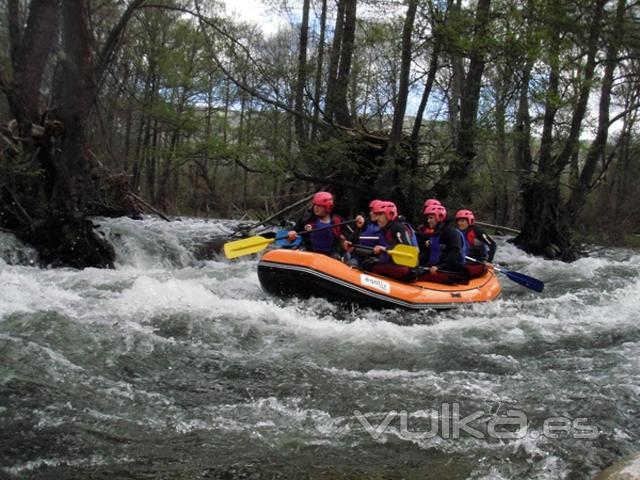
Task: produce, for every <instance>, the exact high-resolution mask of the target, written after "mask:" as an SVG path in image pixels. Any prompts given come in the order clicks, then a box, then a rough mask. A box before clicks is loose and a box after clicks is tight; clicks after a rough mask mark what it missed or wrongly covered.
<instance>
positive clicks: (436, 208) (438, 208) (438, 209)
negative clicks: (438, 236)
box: [424, 205, 447, 223]
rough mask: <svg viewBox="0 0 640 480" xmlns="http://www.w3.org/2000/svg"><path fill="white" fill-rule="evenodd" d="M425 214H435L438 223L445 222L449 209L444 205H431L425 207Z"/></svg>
mask: <svg viewBox="0 0 640 480" xmlns="http://www.w3.org/2000/svg"><path fill="white" fill-rule="evenodd" d="M424 214H425V215H435V217H436V221H437V222H438V223H440V222H444V220H445V219H446V218H447V209H446V208H444V207H443V206H442V205H429V206H428V207H426V208H425V209H424Z"/></svg>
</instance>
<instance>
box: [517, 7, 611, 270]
mask: <svg viewBox="0 0 640 480" xmlns="http://www.w3.org/2000/svg"><path fill="white" fill-rule="evenodd" d="M605 3H606V0H598V1H597V2H596V3H595V4H594V11H593V16H592V18H591V20H590V26H589V35H588V40H587V59H586V62H585V67H584V75H583V78H582V83H581V85H580V89H579V92H578V95H577V101H576V106H575V110H574V112H573V116H572V118H571V126H570V130H569V134H568V136H567V139H566V140H565V142H564V145H563V147H562V149H561V151H560V153H558V154H557V155H555V156H554V155H553V153H552V152H553V149H552V147H553V128H554V120H555V116H556V113H557V109H558V100H557V99H558V98H559V95H558V89H559V78H560V72H559V68H560V67H559V60H558V48H559V47H558V44H559V38H560V32H561V30H562V26H561V25H560V23H559V22H554V24H553V25H552V26H551V28H552V32H553V35H554V37H553V39H552V40H551V50H550V52H551V53H550V55H551V56H550V60H549V64H550V67H551V69H550V74H549V85H548V88H547V99H546V102H545V115H544V121H543V130H542V136H541V141H540V151H539V154H538V170H537V172H536V173H535V174H533V175H531V176H530V178H528V179H527V180H525V188H524V190H523V202H522V203H523V213H524V224H523V227H522V231H521V232H520V235H518V237H516V239H515V243H516V244H517V245H519V246H520V247H522V248H523V249H524V250H525V251H527V252H530V253H533V254H536V255H545V256H547V257H550V258H560V259H562V260H564V261H573V260H575V259H576V256H577V252H576V251H575V247H574V245H573V244H572V240H571V228H570V225H569V221H568V216H569V215H572V214H574V212H571V213H569V212H565V211H564V209H562V208H561V207H559V205H560V201H561V199H560V176H561V174H562V172H563V171H564V169H565V167H566V166H567V165H568V163H569V162H570V160H571V157H572V155H573V154H574V153H575V149H576V148H577V146H578V138H579V134H580V128H581V126H582V121H583V119H584V115H585V112H586V107H587V102H588V99H589V92H590V88H591V83H592V80H593V75H594V70H595V66H596V53H597V46H598V42H599V39H600V28H601V23H602V22H601V20H602V14H603V9H604V5H605ZM560 7H561V6H560V5H558V4H557V3H555V4H554V8H556V9H559V8H560Z"/></svg>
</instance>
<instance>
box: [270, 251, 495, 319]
mask: <svg viewBox="0 0 640 480" xmlns="http://www.w3.org/2000/svg"><path fill="white" fill-rule="evenodd" d="M258 278H259V279H260V284H261V285H262V288H264V290H266V291H267V292H269V293H272V294H274V295H279V296H291V295H295V296H302V297H309V296H315V297H325V298H329V299H333V300H338V301H341V302H347V303H355V304H358V305H362V306H367V307H374V308H405V309H408V310H422V309H449V308H455V307H458V306H460V305H461V304H469V303H477V302H488V301H491V300H494V299H496V298H497V297H498V296H499V295H500V291H501V287H500V282H499V281H498V279H497V278H496V274H495V273H494V271H493V270H492V269H488V271H487V273H486V274H485V275H484V276H482V277H479V278H474V279H471V280H470V281H469V284H468V285H443V284H439V283H432V282H411V283H404V282H399V281H397V280H394V279H391V278H388V277H382V276H380V275H375V274H373V273H369V272H365V271H363V270H359V269H357V268H354V267H351V266H349V265H347V264H345V263H343V262H341V261H339V260H335V259H333V258H330V257H328V256H326V255H322V254H319V253H312V252H304V251H299V250H285V249H281V250H271V251H269V252H267V253H266V254H265V255H264V256H263V257H262V259H261V260H260V262H259V263H258Z"/></svg>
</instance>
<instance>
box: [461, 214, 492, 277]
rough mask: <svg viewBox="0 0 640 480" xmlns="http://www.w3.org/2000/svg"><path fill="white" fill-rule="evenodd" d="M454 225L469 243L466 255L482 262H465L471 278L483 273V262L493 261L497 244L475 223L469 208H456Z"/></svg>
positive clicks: (485, 268) (484, 267) (484, 269)
mask: <svg viewBox="0 0 640 480" xmlns="http://www.w3.org/2000/svg"><path fill="white" fill-rule="evenodd" d="M456 226H457V227H458V230H460V231H461V232H462V233H463V234H464V235H465V237H466V240H467V244H468V245H469V253H468V255H469V256H470V257H472V258H475V259H476V260H478V261H479V262H483V263H469V264H467V269H468V270H469V273H470V275H471V278H475V277H480V276H482V275H484V273H485V272H486V270H487V267H486V265H485V264H484V262H489V263H491V262H493V257H494V256H495V254H496V250H497V248H498V245H497V244H496V242H495V240H494V239H493V238H491V237H490V236H489V235H487V234H486V233H485V232H484V230H483V229H482V228H480V226H479V225H476V218H475V216H474V214H473V212H472V211H471V210H458V212H457V213H456Z"/></svg>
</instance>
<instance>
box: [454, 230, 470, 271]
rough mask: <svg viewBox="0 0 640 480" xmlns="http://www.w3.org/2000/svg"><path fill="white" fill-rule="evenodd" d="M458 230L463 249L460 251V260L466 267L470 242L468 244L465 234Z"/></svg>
mask: <svg viewBox="0 0 640 480" xmlns="http://www.w3.org/2000/svg"><path fill="white" fill-rule="evenodd" d="M456 230H457V231H458V234H459V235H460V238H461V239H462V248H461V249H460V257H461V258H460V260H461V261H462V264H463V265H464V264H465V263H467V255H469V242H467V236H466V235H465V234H464V233H463V232H461V231H460V230H458V229H457V228H456Z"/></svg>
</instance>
